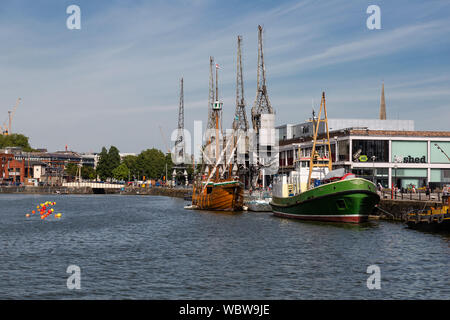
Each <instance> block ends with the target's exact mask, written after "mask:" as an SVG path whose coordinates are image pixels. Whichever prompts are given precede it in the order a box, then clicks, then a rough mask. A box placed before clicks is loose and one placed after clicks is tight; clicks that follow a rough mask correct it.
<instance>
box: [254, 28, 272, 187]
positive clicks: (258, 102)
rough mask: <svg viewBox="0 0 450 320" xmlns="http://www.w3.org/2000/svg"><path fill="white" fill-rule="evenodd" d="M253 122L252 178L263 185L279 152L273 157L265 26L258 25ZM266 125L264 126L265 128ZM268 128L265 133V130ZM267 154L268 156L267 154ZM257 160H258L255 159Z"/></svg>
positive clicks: (255, 182)
mask: <svg viewBox="0 0 450 320" xmlns="http://www.w3.org/2000/svg"><path fill="white" fill-rule="evenodd" d="M251 113H252V124H253V130H254V132H255V133H256V154H255V155H256V157H255V159H253V161H252V162H253V163H252V166H251V168H250V180H251V184H252V185H253V186H255V185H256V184H257V180H258V179H261V181H262V185H263V187H264V186H265V181H266V179H265V175H266V170H265V168H266V167H267V168H268V167H271V166H273V165H274V163H275V161H276V158H277V157H278V154H275V155H274V156H275V158H273V157H272V143H271V142H269V140H270V141H272V138H273V137H269V136H268V135H270V134H271V133H270V131H267V129H273V125H274V111H273V108H272V105H271V103H270V100H269V96H268V94H267V86H266V67H265V64H264V51H263V28H262V27H261V26H260V25H259V26H258V69H257V85H256V98H255V102H254V104H253V107H252V112H251ZM263 127H264V128H263ZM261 129H266V130H265V131H266V132H265V133H263V130H261ZM263 148H265V149H266V150H267V153H266V154H265V155H264V156H263V154H262V153H261V150H262V149H263ZM266 155H267V156H266ZM255 160H256V161H255Z"/></svg>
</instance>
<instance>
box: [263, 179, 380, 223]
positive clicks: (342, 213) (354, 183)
mask: <svg viewBox="0 0 450 320" xmlns="http://www.w3.org/2000/svg"><path fill="white" fill-rule="evenodd" d="M379 200H380V197H379V195H378V194H377V192H376V186H375V184H373V183H372V182H371V181H368V180H365V179H362V178H351V179H346V180H340V181H336V182H330V183H327V184H323V185H320V186H318V187H316V188H312V189H310V190H307V191H305V192H302V193H300V194H297V195H294V196H291V197H276V196H273V197H272V202H271V206H272V210H273V213H274V215H276V216H280V217H285V218H295V219H302V220H316V221H330V222H352V223H360V222H365V221H367V220H368V218H369V214H371V213H372V211H373V209H374V207H375V205H376V204H377V203H378V202H379Z"/></svg>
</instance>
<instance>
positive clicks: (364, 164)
mask: <svg viewBox="0 0 450 320" xmlns="http://www.w3.org/2000/svg"><path fill="white" fill-rule="evenodd" d="M319 137H320V138H323V137H324V136H323V135H320V134H319ZM280 138H281V137H280ZM330 143H331V157H332V160H333V168H345V169H346V172H353V173H355V174H356V175H357V176H359V177H363V178H365V179H368V180H371V181H374V182H375V183H376V184H378V183H380V184H381V185H382V186H383V187H385V188H388V187H391V186H397V187H398V188H402V187H403V188H409V187H412V186H414V187H415V188H421V187H424V186H427V185H429V186H430V187H431V188H433V189H434V188H441V187H442V186H443V185H445V184H449V185H450V159H449V158H448V157H450V131H414V130H413V131H411V130H370V129H368V128H347V129H340V130H335V131H330ZM279 144H280V172H289V171H290V170H293V166H292V164H291V163H292V161H289V166H286V165H287V163H288V162H287V161H284V162H283V161H281V159H283V160H284V159H286V158H287V157H283V153H285V152H286V153H287V151H288V150H296V149H300V152H298V151H294V152H293V153H292V154H293V156H294V159H293V161H302V160H303V161H305V163H307V162H308V161H307V160H308V159H309V158H308V154H311V149H312V136H311V135H310V136H307V137H306V136H303V137H299V138H292V139H284V140H283V139H280V142H279ZM308 150H309V153H308ZM325 156H328V155H325Z"/></svg>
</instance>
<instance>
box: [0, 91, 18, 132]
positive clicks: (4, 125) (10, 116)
mask: <svg viewBox="0 0 450 320" xmlns="http://www.w3.org/2000/svg"><path fill="white" fill-rule="evenodd" d="M21 100H22V98H17V101H16V104H15V105H14V107H13V109H12V111H8V119H9V123H8V127H6V120H5V122H4V123H3V125H0V129H1V132H2V134H3V135H5V136H7V135H10V134H11V124H12V120H13V118H14V114H15V113H16V110H17V107H18V106H19V103H20V101H21Z"/></svg>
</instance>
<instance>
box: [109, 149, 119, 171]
mask: <svg viewBox="0 0 450 320" xmlns="http://www.w3.org/2000/svg"><path fill="white" fill-rule="evenodd" d="M108 160H109V170H111V173H112V171H113V170H114V169H115V168H117V167H118V166H119V165H120V155H119V149H117V148H116V147H114V146H111V147H110V148H109V151H108Z"/></svg>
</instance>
